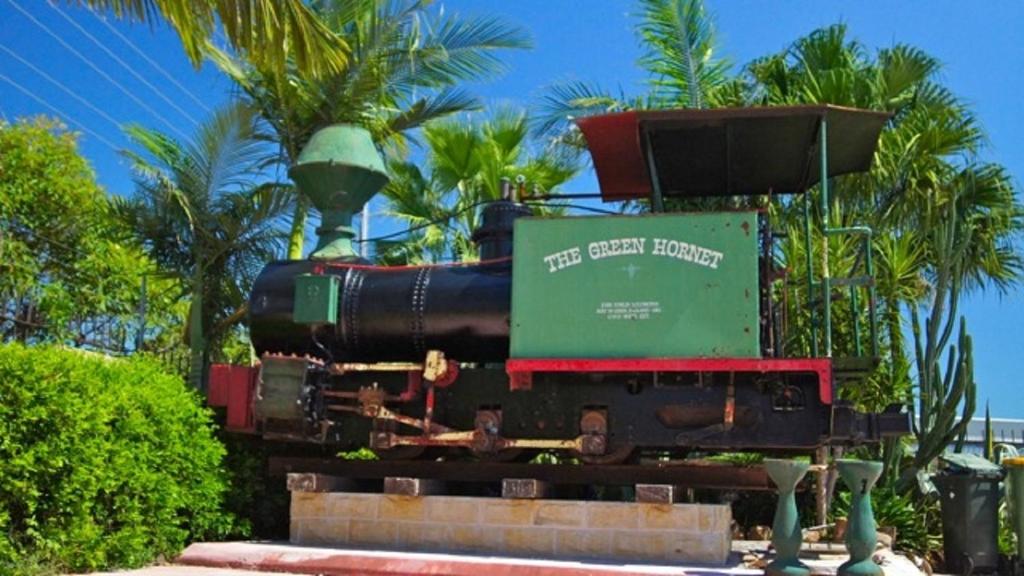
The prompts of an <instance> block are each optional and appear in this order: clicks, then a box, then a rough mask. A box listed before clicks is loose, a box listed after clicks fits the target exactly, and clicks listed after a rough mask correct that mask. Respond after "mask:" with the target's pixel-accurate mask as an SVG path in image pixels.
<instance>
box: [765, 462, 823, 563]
mask: <svg viewBox="0 0 1024 576" xmlns="http://www.w3.org/2000/svg"><path fill="white" fill-rule="evenodd" d="M764 467H765V470H767V471H768V476H769V477H771V479H772V482H774V483H775V486H776V487H777V488H778V489H779V503H778V506H777V507H776V508H775V521H774V522H772V546H774V547H775V560H773V561H772V563H771V564H769V565H768V566H766V567H765V569H764V573H765V574H767V575H768V576H808V575H809V574H810V573H811V569H810V568H808V567H807V566H806V565H805V564H804V563H802V562H800V560H799V559H798V556H799V554H800V545H801V544H802V543H803V539H804V538H803V532H802V531H801V530H800V516H799V514H798V513H797V510H796V495H795V494H794V492H795V491H796V485H797V484H798V483H799V482H800V480H801V479H802V478H803V477H804V474H807V469H808V468H809V467H810V464H808V463H807V462H797V461H794V460H773V459H767V460H765V461H764Z"/></svg>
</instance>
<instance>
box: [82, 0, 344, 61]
mask: <svg viewBox="0 0 1024 576" xmlns="http://www.w3.org/2000/svg"><path fill="white" fill-rule="evenodd" d="M69 1H73V2H74V3H75V4H86V5H88V6H90V7H93V8H97V9H100V10H104V11H109V12H113V13H114V15H115V16H116V17H118V18H123V19H126V20H130V21H135V22H150V23H152V22H153V21H154V20H155V19H156V18H157V17H158V16H159V17H162V18H163V19H164V20H166V21H167V22H168V23H170V25H171V26H173V27H174V30H175V31H176V32H177V33H178V38H179V39H180V40H181V44H182V46H183V47H184V49H185V54H186V55H187V56H188V57H189V59H190V60H191V61H192V63H193V64H195V65H197V66H198V65H199V64H200V63H201V62H202V60H203V56H204V55H205V54H206V52H207V51H209V50H211V49H212V48H213V43H212V38H213V35H214V31H215V30H217V29H218V26H219V28H220V29H221V30H223V32H224V36H225V38H227V40H228V42H229V43H230V44H231V47H232V48H233V49H234V50H235V51H236V52H238V53H239V54H242V55H244V56H245V57H246V58H248V59H250V60H252V61H254V62H258V63H259V64H260V65H261V66H264V67H267V68H270V69H274V70H278V71H282V70H284V69H285V67H286V66H288V65H289V64H293V65H294V66H295V67H296V68H297V69H298V70H300V71H301V72H302V73H303V74H305V75H310V76H320V75H323V74H327V73H330V72H336V71H338V70H342V69H343V68H344V67H345V66H346V65H348V63H349V59H348V54H349V50H350V48H349V46H348V45H347V44H346V43H345V41H344V39H342V38H339V37H337V36H336V35H335V34H333V33H332V32H331V31H330V30H328V29H327V27H326V26H324V24H323V22H322V21H321V20H320V19H319V18H318V17H317V15H316V14H315V13H314V12H313V11H312V10H311V8H310V7H309V6H307V4H306V3H305V2H303V1H302V0H247V1H240V0H69Z"/></svg>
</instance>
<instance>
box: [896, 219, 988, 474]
mask: <svg viewBox="0 0 1024 576" xmlns="http://www.w3.org/2000/svg"><path fill="white" fill-rule="evenodd" d="M947 210H948V212H947V213H946V214H945V217H944V218H942V219H940V221H939V223H937V225H936V226H934V227H933V229H932V230H931V231H930V233H929V236H928V241H929V244H930V247H931V250H933V251H934V254H935V256H936V258H935V261H936V264H935V267H934V270H933V274H934V275H933V282H932V295H931V299H930V300H931V310H930V311H929V313H928V316H927V318H925V325H924V331H923V332H922V330H921V322H920V318H919V312H918V308H917V307H916V306H914V307H911V310H910V318H911V328H912V331H913V335H914V356H915V361H916V364H917V365H916V368H917V380H918V382H917V385H918V391H917V392H918V394H917V399H916V402H913V401H912V402H910V410H911V417H912V423H913V431H914V436H915V437H916V440H917V452H916V453H915V454H914V458H913V460H912V462H911V464H910V465H909V466H908V467H907V468H906V469H904V470H903V473H902V474H901V475H900V478H899V481H898V484H897V486H898V488H899V489H900V491H901V492H906V491H908V490H910V489H911V488H912V487H913V486H914V485H915V484H916V478H917V475H918V473H919V472H921V471H923V470H926V469H927V468H928V466H929V465H930V464H931V463H932V462H933V461H934V460H935V459H936V458H938V457H939V456H940V455H941V454H942V453H943V452H944V451H945V450H946V448H947V447H949V446H950V445H951V444H954V443H955V444H959V445H961V446H962V444H963V439H964V433H965V432H966V430H967V424H968V423H969V422H970V421H971V417H972V416H973V415H974V409H975V401H976V393H977V387H976V385H975V382H974V354H973V344H972V342H971V336H970V335H969V334H968V333H967V320H966V319H965V318H964V317H962V316H961V317H960V319H959V324H960V329H959V332H958V335H957V341H956V343H955V344H949V341H950V337H951V336H952V335H953V328H954V325H955V323H956V318H957V304H958V303H959V301H960V289H961V287H962V285H963V282H964V278H965V274H964V262H965V255H966V252H967V250H968V248H969V246H970V243H971V236H972V234H971V226H970V224H969V222H967V221H966V220H965V219H963V218H960V217H958V215H957V210H956V206H955V202H954V203H951V204H950V205H949V206H948V207H947ZM943 354H945V355H946V361H945V366H942V362H941V360H942V355H943Z"/></svg>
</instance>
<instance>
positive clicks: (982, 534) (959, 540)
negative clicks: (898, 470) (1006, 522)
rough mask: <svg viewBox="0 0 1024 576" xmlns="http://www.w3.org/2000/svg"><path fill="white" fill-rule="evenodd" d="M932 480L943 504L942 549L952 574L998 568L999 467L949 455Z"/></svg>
mask: <svg viewBox="0 0 1024 576" xmlns="http://www.w3.org/2000/svg"><path fill="white" fill-rule="evenodd" d="M941 461H942V462H943V463H944V464H945V468H944V469H943V470H942V471H941V472H940V473H939V474H936V475H935V476H933V477H932V482H933V483H934V484H935V487H936V488H937V489H938V492H939V496H940V498H941V502H942V548H943V550H944V552H945V557H946V572H947V573H949V574H972V573H985V572H995V571H997V570H998V569H999V482H1000V480H1002V479H1003V470H1002V468H1000V467H999V466H997V465H995V464H993V463H991V462H989V461H988V460H985V459H984V458H980V457H978V456H973V455H970V454H950V455H946V456H943V457H942V458H941Z"/></svg>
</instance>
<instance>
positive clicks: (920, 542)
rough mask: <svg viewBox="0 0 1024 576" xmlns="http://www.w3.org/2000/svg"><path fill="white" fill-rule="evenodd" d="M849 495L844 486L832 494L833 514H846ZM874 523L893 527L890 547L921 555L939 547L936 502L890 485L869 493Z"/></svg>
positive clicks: (937, 508)
mask: <svg viewBox="0 0 1024 576" xmlns="http://www.w3.org/2000/svg"><path fill="white" fill-rule="evenodd" d="M851 500H852V496H851V494H850V492H849V490H848V489H846V488H845V487H844V488H843V489H842V490H840V491H838V492H837V493H836V499H835V502H834V504H833V509H832V515H833V517H839V516H848V515H849V511H850V502H851ZM871 508H872V510H873V511H874V513H875V524H877V525H878V527H880V528H885V527H891V528H895V529H896V543H895V545H894V548H896V549H897V550H904V551H907V552H913V553H915V554H918V555H921V556H924V555H926V554H927V553H928V552H929V551H930V550H935V549H938V548H941V547H942V545H941V539H942V525H941V523H940V513H939V507H938V503H936V502H931V501H927V500H925V499H924V498H922V497H920V496H916V495H913V494H912V495H905V494H900V493H899V492H897V491H896V489H895V488H894V487H886V486H880V487H878V488H876V489H875V490H873V491H872V492H871Z"/></svg>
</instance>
